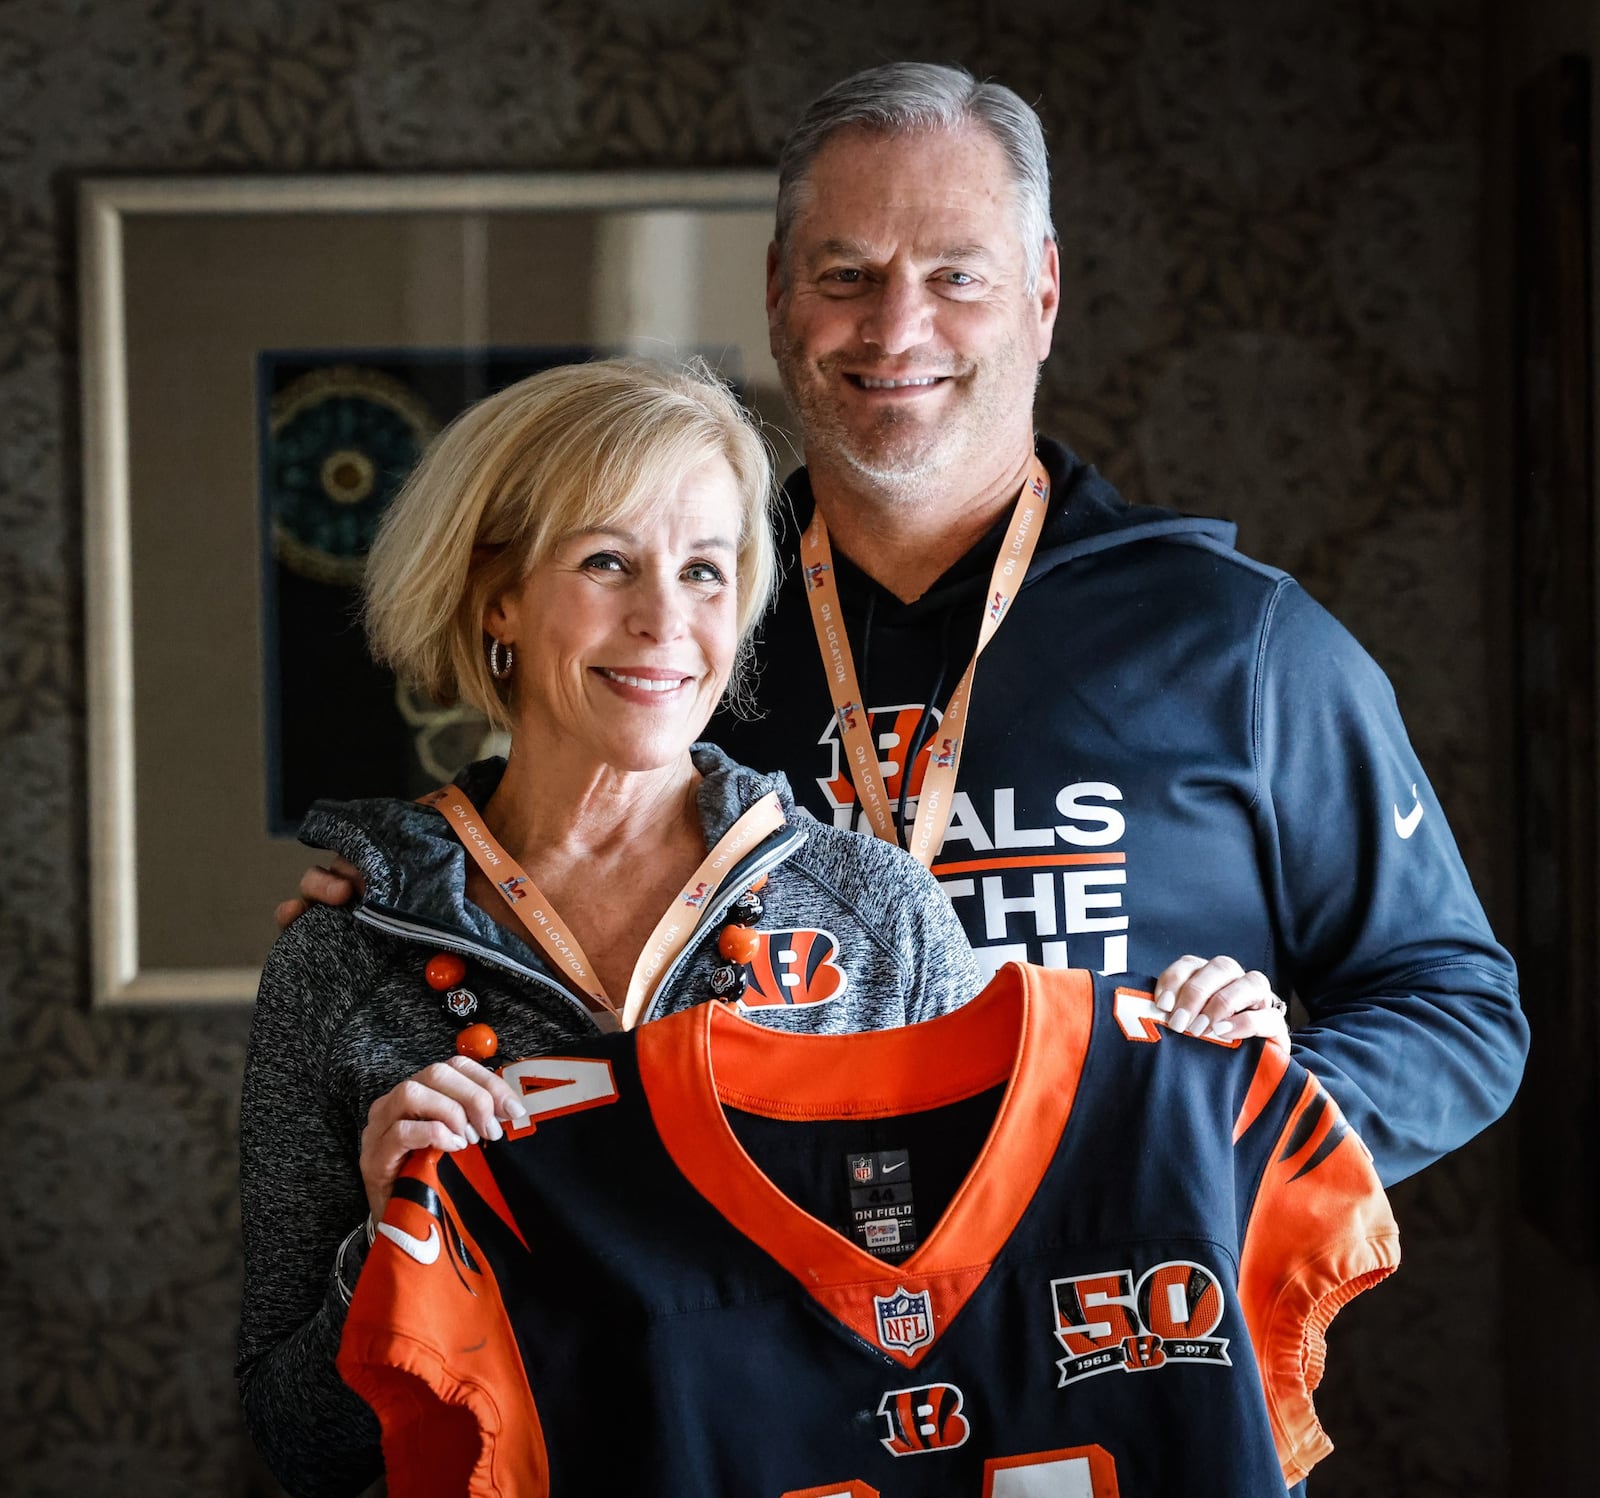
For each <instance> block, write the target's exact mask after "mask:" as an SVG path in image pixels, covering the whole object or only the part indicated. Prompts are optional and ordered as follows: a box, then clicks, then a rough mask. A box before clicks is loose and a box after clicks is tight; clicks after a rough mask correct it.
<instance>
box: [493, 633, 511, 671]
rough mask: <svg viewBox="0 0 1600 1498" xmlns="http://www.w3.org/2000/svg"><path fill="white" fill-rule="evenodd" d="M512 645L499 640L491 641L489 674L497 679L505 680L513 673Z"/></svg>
mask: <svg viewBox="0 0 1600 1498" xmlns="http://www.w3.org/2000/svg"><path fill="white" fill-rule="evenodd" d="M511 660H512V654H511V647H510V646H509V645H504V644H502V643H501V642H500V641H499V640H495V639H491V640H490V641H489V675H491V676H492V677H494V679H495V680H496V681H505V680H506V679H507V678H508V677H509V676H510V675H511Z"/></svg>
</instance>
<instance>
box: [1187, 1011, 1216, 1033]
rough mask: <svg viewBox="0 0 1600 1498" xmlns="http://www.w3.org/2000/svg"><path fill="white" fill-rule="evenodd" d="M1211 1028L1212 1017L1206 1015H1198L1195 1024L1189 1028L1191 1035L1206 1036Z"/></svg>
mask: <svg viewBox="0 0 1600 1498" xmlns="http://www.w3.org/2000/svg"><path fill="white" fill-rule="evenodd" d="M1210 1028H1211V1017H1210V1015H1206V1014H1197V1015H1196V1016H1195V1020H1194V1023H1193V1024H1192V1025H1190V1026H1189V1033H1190V1034H1191V1035H1204V1034H1205V1033H1206V1031H1207V1030H1209V1029H1210Z"/></svg>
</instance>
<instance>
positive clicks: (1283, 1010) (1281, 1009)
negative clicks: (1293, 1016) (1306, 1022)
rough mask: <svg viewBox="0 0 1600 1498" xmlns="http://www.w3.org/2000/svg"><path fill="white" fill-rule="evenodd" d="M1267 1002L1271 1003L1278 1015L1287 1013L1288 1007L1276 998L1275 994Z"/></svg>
mask: <svg viewBox="0 0 1600 1498" xmlns="http://www.w3.org/2000/svg"><path fill="white" fill-rule="evenodd" d="M1269 1002H1270V1003H1271V1005H1272V1007H1273V1008H1274V1009H1276V1010H1277V1011H1278V1013H1279V1014H1284V1013H1286V1012H1287V1011H1288V1008H1289V1006H1288V1005H1287V1004H1286V1003H1285V1002H1284V1001H1283V1000H1282V999H1280V998H1279V997H1278V996H1277V994H1273V996H1272V998H1271V1000H1270V1001H1269Z"/></svg>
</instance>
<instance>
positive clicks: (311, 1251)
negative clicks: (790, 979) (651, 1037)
mask: <svg viewBox="0 0 1600 1498" xmlns="http://www.w3.org/2000/svg"><path fill="white" fill-rule="evenodd" d="M693 753H694V762H695V766H696V768H697V769H699V770H700V772H701V774H702V775H703V776H704V780H703V782H702V784H701V787H700V791H699V802H700V814H701V817H702V820H703V823H704V827H705V835H706V841H707V846H710V845H711V844H712V843H714V842H716V840H717V839H718V838H720V837H721V836H722V834H723V833H724V832H726V831H727V830H728V828H729V827H731V826H732V825H733V823H734V822H735V821H736V820H737V818H738V817H739V815H740V814H741V813H742V812H743V811H744V810H745V809H746V808H747V807H749V806H751V805H753V804H754V803H755V802H756V801H757V800H758V799H759V798H760V797H761V796H763V795H765V794H766V793H767V792H768V791H769V790H776V791H777V792H778V794H779V796H780V799H781V800H782V801H783V804H784V809H785V811H786V812H787V813H788V816H789V822H788V825H787V826H785V827H783V828H781V829H779V831H777V832H775V833H773V834H772V835H771V836H770V837H769V838H767V839H766V840H765V841H764V842H763V843H761V844H760V845H759V846H758V847H757V848H756V849H755V850H754V851H752V852H751V853H750V854H749V855H748V857H747V858H745V859H744V860H743V862H742V863H741V864H740V865H738V866H737V867H736V868H735V869H734V871H733V872H732V874H731V875H730V877H729V878H727V879H726V880H725V881H724V883H723V886H722V890H721V893H720V895H719V898H718V899H717V900H716V901H715V902H708V903H707V905H706V906H705V908H703V909H702V911H701V912H700V915H699V919H698V921H697V924H696V930H695V935H694V936H693V938H692V939H691V941H690V943H689V945H688V946H687V947H686V948H685V950H684V952H683V954H682V955H681V956H680V958H679V959H678V960H677V961H676V962H675V963H674V964H673V965H672V966H671V967H670V968H669V969H668V971H667V973H666V974H665V975H664V977H663V979H662V981H661V983H660V984H659V986H658V988H657V991H656V995H655V998H654V999H653V1000H652V1002H651V1004H650V1007H649V1010H648V1011H647V1014H646V1018H647V1019H654V1018H657V1017H659V1016H661V1015H664V1014H668V1013H671V1012H673V1011H674V1010H678V1009H684V1008H687V1007H688V1006H689V1005H691V1004H696V1003H699V1002H700V1001H701V1000H702V999H705V998H708V997H709V996H710V986H709V980H710V974H711V970H712V968H713V967H715V966H716V965H717V964H719V963H720V962H721V960H722V959H721V958H720V957H718V956H717V955H716V936H717V933H718V932H720V931H721V929H722V927H723V926H724V925H725V924H726V921H725V919H724V912H725V910H726V908H727V905H728V902H729V901H731V900H732V899H733V898H734V897H735V896H737V895H738V894H740V893H741V892H742V891H743V890H744V889H746V888H747V887H748V886H749V885H750V883H751V882H752V881H753V880H755V879H756V878H757V877H758V876H759V875H760V874H761V873H763V872H766V873H769V875H770V877H769V880H768V883H767V885H766V886H765V888H764V889H763V890H762V896H761V897H762V900H763V902H764V904H765V907H766V909H765V912H764V914H763V916H762V919H761V921H760V923H759V929H763V930H769V931H770V930H781V929H787V928H795V929H799V930H806V929H821V930H825V931H827V932H829V933H831V934H832V935H833V936H834V937H835V938H836V940H837V942H838V947H839V950H838V953H837V955H836V957H835V959H834V960H835V961H836V962H837V963H838V965H839V966H841V967H842V968H843V969H844V971H845V973H846V974H847V976H848V983H847V985H846V987H845V989H844V990H843V992H842V993H841V994H840V995H839V996H838V997H837V998H835V999H833V1000H831V1001H828V1002H826V1003H822V1004H818V1005H815V1006H809V1007H804V1008H802V1007H794V1008H762V1009H757V1010H753V1011H751V1016H752V1017H753V1018H756V1019H758V1020H759V1021H760V1022H761V1023H765V1024H769V1025H772V1026H773V1027H775V1028H782V1029H786V1030H814V1031H835V1032H836V1031H848V1030H869V1029H886V1028H889V1027H892V1026H895V1025H902V1024H907V1023H910V1022H912V1021H916V1020H923V1019H931V1018H932V1017H933V1016H934V1015H937V1014H941V1013H943V1012H944V1011H946V1010H949V1009H953V1008H955V1007H956V1006H957V1005H959V1004H962V1003H964V1002H965V1001H966V1000H967V999H969V998H971V997H972V996H973V994H975V993H976V992H977V991H978V989H979V987H980V986H981V985H980V980H979V976H978V970H977V967H976V964H975V963H974V961H973V958H972V954H971V951H970V949H969V948H968V946H967V941H966V938H965V936H964V935H963V934H962V931H961V926H960V924H959V922H958V921H957V920H956V918H955V916H954V914H953V913H952V911H951V909H950V905H949V902H948V901H947V900H946V899H945V897H944V895H943V894H942V893H941V891H940V889H939V887H938V885H937V884H936V883H935V882H934V881H933V879H932V878H931V877H930V876H929V875H928V874H927V873H926V872H925V871H924V870H923V869H922V868H921V867H920V865H918V864H917V863H916V862H915V861H914V860H912V859H911V858H910V857H908V856H907V855H905V854H903V853H901V852H900V851H899V850H898V849H895V848H891V847H890V846H888V845H887V844H885V843H882V842H878V841H875V840H873V839H869V838H866V837H861V836H858V835H857V834H855V833H851V832H841V831H839V830H838V829H836V828H833V827H829V826H825V825H823V824H821V823H819V822H816V821H814V820H812V818H811V817H810V816H809V815H808V814H807V813H806V812H804V811H798V810H796V809H795V806H794V802H793V799H792V798H791V796H790V793H789V787H788V784H787V782H785V781H784V779H783V777H782V776H770V777H769V776H764V775H758V774H756V773H755V772H754V771H751V770H746V769H744V768H742V767H741V766H738V765H735V764H734V763H733V762H732V761H731V760H729V759H728V758H727V757H726V756H725V755H723V754H722V753H721V751H720V750H718V749H715V748H713V747H711V746H710V745H704V744H701V745H697V746H696V747H695V749H694V751H693ZM504 768H505V766H504V762H503V761H501V760H485V761H483V762H482V763H481V764H477V765H474V766H472V767H471V769H470V770H467V771H464V772H463V773H462V775H461V776H460V777H459V778H458V784H460V786H461V788H462V789H463V790H464V791H465V792H466V793H467V795H468V796H469V797H470V798H471V799H472V800H473V801H474V802H475V803H476V804H477V805H479V806H482V805H484V804H485V803H486V802H487V801H488V799H489V797H490V796H491V795H492V794H493V791H494V788H495V786H496V785H497V784H498V783H499V779H500V775H501V773H502V772H503V770H504ZM300 835H301V839H302V841H304V842H306V843H309V844H310V845H311V846H313V847H317V848H331V849H333V850H334V851H335V852H337V853H340V854H343V856H344V857H346V858H348V859H349V860H350V861H351V862H352V863H354V864H355V865H356V866H357V867H358V868H359V869H360V870H361V871H362V873H363V875H364V876H365V879H366V894H365V897H364V899H363V901H362V902H361V904H360V905H359V906H358V907H356V908H354V909H336V908H331V907H327V906H319V907H317V908H315V909H313V910H311V911H310V912H309V913H308V914H306V915H304V916H302V917H301V918H300V919H299V920H297V921H296V922H294V924H293V925H292V926H290V927H289V929H288V930H287V931H285V932H284V933H283V934H282V935H281V936H280V937H279V938H278V941H277V943H276V945H275V946H274V947H273V948H272V951H271V953H270V954H269V956H268V958H267V963H266V967H265V969H264V970H263V972H262V975H261V988H260V992H259V994H258V996H257V999H256V1010H255V1017H254V1022H253V1025H252V1029H251V1035H250V1050H249V1055H248V1057H247V1059H246V1064H245V1077H244V1092H243V1098H242V1101H241V1108H240V1198H241V1207H242V1212H243V1225H244V1257H245V1272H244V1302H243V1309H242V1317H241V1323H240V1329H239V1362H238V1369H237V1371H238V1377H239V1383H240V1389H241V1393H242V1397H243V1401H244V1411H245V1419H246V1423H247V1424H248V1425H249V1427H250V1430H251V1433H252V1435H253V1436H254V1437H255V1440H256V1444H257V1445H258V1446H259V1448H260V1449H261V1452H262V1454H263V1455H264V1456H265V1457H266V1459H267V1462H268V1464H269V1465H270V1466H271V1467H272V1469H273V1471H274V1472H275V1473H276V1474H277V1476H278V1478H279V1480H280V1481H281V1482H282V1483H283V1484H284V1486H285V1487H286V1488H288V1489H289V1491H290V1492H292V1493H294V1494H296V1495H307V1498H310V1495H322V1494H330V1495H331V1494H347V1493H357V1492H359V1491H360V1490H361V1489H362V1488H363V1487H365V1486H366V1485H367V1484H369V1483H371V1482H372V1481H373V1480H374V1478H376V1477H377V1476H378V1475H379V1473H380V1471H381V1470H382V1457H381V1453H380V1450H379V1443H378V1425H377V1421H376V1419H375V1418H374V1417H373V1415H372V1413H371V1412H370V1411H369V1410H368V1409H367V1407H366V1405H365V1404H363V1403H362V1402H361V1400H360V1399H358V1398H357V1397H356V1395H355V1394H354V1393H352V1392H351V1391H350V1390H349V1389H348V1388H346V1387H345V1385H344V1383H343V1382H342V1381H341V1380H340V1378H339V1375H338V1373H337V1371H336V1370H335V1368H334V1354H335V1353H336V1352H337V1350H338V1345H339V1335H340V1332H341V1330H342V1328H343V1324H344V1303H343V1300H342V1298H341V1296H340V1294H339V1291H338V1288H337V1287H336V1284H335V1279H334V1274H333V1266H334V1259H335V1256H336V1252H337V1249H338V1246H339V1244H340V1242H341V1241H342V1240H343V1239H344V1238H345V1236H346V1235H347V1234H348V1233H349V1232H350V1230H351V1229H352V1228H353V1227H355V1226H356V1225H357V1224H359V1223H360V1222H362V1221H363V1219H364V1217H365V1215H366V1210H367V1206H366V1195H365V1192H364V1190H363V1188H362V1184H361V1176H360V1172H359V1169H358V1164H357V1162H358V1160H359V1157H360V1151H361V1130H362V1127H363V1126H364V1125H365V1123H366V1118H367V1110H368V1108H369V1107H370V1106H371V1104H372V1103H373V1101H374V1100H375V1099H377V1098H379V1097H381V1096H382V1095H383V1094H384V1093H386V1092H388V1091H389V1090H390V1088H392V1087H393V1086H395V1084H396V1083H398V1082H400V1081H402V1080H403V1079H404V1078H406V1077H408V1076H410V1075H411V1074H412V1073H413V1072H415V1071H418V1070H419V1069H420V1068H422V1067H423V1066H425V1065H427V1064H428V1063H429V1062H432V1061H438V1060H443V1059H445V1058H447V1057H449V1056H451V1055H453V1054H454V1048H455V1036H456V1031H457V1029H458V1028H459V1025H458V1022H457V1021H455V1020H453V1019H451V1018H450V1017H449V1016H448V1015H446V1014H445V1013H444V1012H443V1010H442V1008H441V1007H440V1003H439V996H438V995H437V994H436V993H435V992H434V991H433V990H432V989H430V988H428V987H427V985H426V984H425V983H424V981H423V977H422V970H423V967H424V965H425V964H426V962H427V960H428V958H429V957H430V956H432V955H433V954H434V953H435V952H439V951H444V950H447V949H448V950H452V951H456V952H459V953H461V954H462V955H463V956H464V957H465V958H466V959H467V968H468V971H467V980H466V982H467V986H468V987H470V988H471V989H472V990H473V991H474V992H475V993H476V994H477V995H478V996H479V998H480V1000H481V1001H482V1002H483V1005H484V1011H485V1012H483V1013H481V1014H480V1016H479V1017H480V1018H483V1019H486V1020H487V1021H488V1023H489V1024H491V1025H493V1027H494V1029H495V1031H496V1033H497V1034H498V1036H499V1040H500V1051H499V1059H500V1060H502V1061H511V1060H514V1059H516V1058H518V1057H521V1056H529V1055H536V1054H539V1053H541V1052H548V1051H550V1050H552V1049H556V1048H559V1047H561V1046H564V1045H570V1044H572V1043H574V1042H575V1041H577V1040H579V1039H581V1038H583V1037H586V1036H590V1035H592V1034H594V1029H595V1027H594V1022H593V1021H592V1020H591V1019H590V1018H589V1016H588V1015H587V1013H586V1012H585V1011H584V1009H583V1007H582V1005H581V1004H580V1003H579V1002H578V1001H577V1000H576V999H575V998H573V997H572V996H571V995H570V994H569V993H568V992H567V991H566V989H564V988H563V987H561V986H560V984H558V983H557V982H555V980H554V979H553V978H552V976H551V969H550V967H549V966H548V964H547V963H546V962H545V960H544V957H543V954H542V953H541V952H538V951H535V950H534V949H533V948H532V946H531V945H530V944H525V943H523V942H522V941H520V940H518V939H517V938H516V937H515V936H514V935H512V934H511V933H510V932H508V931H507V930H506V929H505V928H504V927H503V926H501V925H499V924H498V923H497V922H496V921H494V920H492V919H491V918H490V917H489V916H488V915H487V914H486V913H485V912H484V911H482V910H480V909H479V908H478V907H477V906H476V905H473V904H471V903H470V902H469V901H468V900H467V899H466V897H465V876H466V867H467V862H466V853H465V851H464V850H463V848H462V846H461V844H460V843H459V842H458V841H457V840H456V838H455V837H454V835H453V834H452V833H451V832H450V831H449V830H448V828H447V827H446V825H445V822H444V818H443V817H442V816H440V815H439V814H438V813H437V812H434V811H432V810H429V809H425V808H423V807H420V806H418V805H416V804H415V803H412V802H405V801H395V800H387V799H385V800H371V801H355V802H347V803H343V804H337V803H331V802H318V803H317V804H316V805H315V806H314V807H313V808H312V809H311V812H310V813H309V815H308V816H307V817H306V820H305V823H304V825H303V827H302V828H301V834H300ZM619 893H625V892H619ZM359 1257H360V1238H359V1235H358V1238H357V1242H356V1244H355V1245H354V1246H353V1247H352V1250H351V1251H350V1252H349V1253H348V1254H347V1255H346V1267H347V1273H348V1269H349V1267H350V1266H351V1265H353V1264H355V1263H357V1262H358V1261H359Z"/></svg>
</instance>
